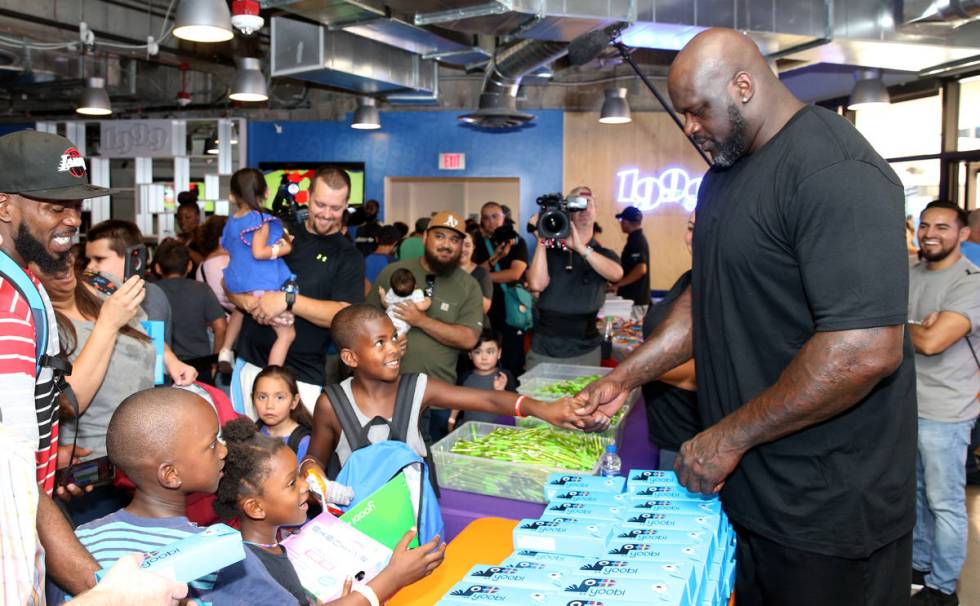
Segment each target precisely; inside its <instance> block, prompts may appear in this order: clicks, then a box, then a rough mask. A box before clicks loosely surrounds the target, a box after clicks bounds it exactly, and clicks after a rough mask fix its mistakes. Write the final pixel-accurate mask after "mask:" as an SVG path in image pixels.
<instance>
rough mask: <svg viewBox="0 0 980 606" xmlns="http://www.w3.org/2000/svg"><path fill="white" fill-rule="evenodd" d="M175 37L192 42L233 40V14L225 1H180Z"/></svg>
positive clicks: (175, 22)
mask: <svg viewBox="0 0 980 606" xmlns="http://www.w3.org/2000/svg"><path fill="white" fill-rule="evenodd" d="M173 34H174V36H177V37H178V38H181V39H183V40H190V41H192V42H224V41H226V40H231V38H232V36H233V35H234V34H233V33H232V31H231V12H230V11H229V10H228V3H227V2H226V1H225V0H180V4H179V5H178V6H177V15H176V16H175V17H174V31H173Z"/></svg>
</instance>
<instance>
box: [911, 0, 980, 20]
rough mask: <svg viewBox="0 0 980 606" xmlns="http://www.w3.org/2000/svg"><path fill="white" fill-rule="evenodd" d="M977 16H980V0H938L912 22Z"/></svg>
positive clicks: (969, 18)
mask: <svg viewBox="0 0 980 606" xmlns="http://www.w3.org/2000/svg"><path fill="white" fill-rule="evenodd" d="M977 17H980V0H937V1H934V2H931V3H930V4H929V7H928V8H927V9H926V10H925V11H924V12H923V13H922V15H920V16H918V17H916V18H915V19H912V20H911V22H912V23H922V22H931V23H935V22H938V21H967V20H971V19H975V18H977Z"/></svg>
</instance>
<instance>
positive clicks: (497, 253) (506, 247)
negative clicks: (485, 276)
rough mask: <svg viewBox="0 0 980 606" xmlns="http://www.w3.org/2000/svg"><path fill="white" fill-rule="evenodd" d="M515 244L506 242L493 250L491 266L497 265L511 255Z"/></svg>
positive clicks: (509, 241)
mask: <svg viewBox="0 0 980 606" xmlns="http://www.w3.org/2000/svg"><path fill="white" fill-rule="evenodd" d="M513 244H514V242H513V241H511V240H507V241H506V242H501V243H500V244H498V245H497V247H496V248H494V249H493V256H492V257H490V265H491V266H493V265H496V264H497V263H499V262H500V260H501V259H503V258H504V257H506V256H507V255H509V254H510V248H511V246H513Z"/></svg>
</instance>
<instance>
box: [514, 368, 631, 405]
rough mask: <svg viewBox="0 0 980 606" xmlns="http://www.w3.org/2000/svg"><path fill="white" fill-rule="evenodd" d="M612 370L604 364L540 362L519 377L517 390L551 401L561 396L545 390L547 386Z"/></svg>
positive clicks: (603, 374)
mask: <svg viewBox="0 0 980 606" xmlns="http://www.w3.org/2000/svg"><path fill="white" fill-rule="evenodd" d="M611 371H612V369H611V368H603V367H602V366H575V365H572V364H554V363H551V362H546V363H544V364H538V365H537V366H535V367H534V368H532V369H531V370H529V371H527V372H526V373H524V374H522V375H521V376H520V377H518V378H517V380H518V382H519V383H520V387H518V388H517V392H518V393H520V394H524V395H527V396H530V397H532V398H535V399H538V400H545V401H547V402H550V401H552V400H557V399H558V398H559V397H560V396H558V395H555V394H550V393H547V392H545V391H544V389H545V388H547V387H550V386H551V385H553V384H554V383H557V382H558V381H568V380H572V379H578V378H580V377H587V376H589V375H599V376H605V375H607V374H609V373H610V372H611Z"/></svg>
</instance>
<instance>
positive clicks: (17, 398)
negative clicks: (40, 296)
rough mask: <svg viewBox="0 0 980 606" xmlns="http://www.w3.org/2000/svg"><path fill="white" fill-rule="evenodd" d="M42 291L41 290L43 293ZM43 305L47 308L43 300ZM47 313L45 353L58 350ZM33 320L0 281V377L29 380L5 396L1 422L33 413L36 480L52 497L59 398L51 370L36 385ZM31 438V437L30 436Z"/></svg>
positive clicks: (17, 295)
mask: <svg viewBox="0 0 980 606" xmlns="http://www.w3.org/2000/svg"><path fill="white" fill-rule="evenodd" d="M27 275H28V276H29V277H30V279H31V281H32V282H33V283H34V285H35V286H36V287H37V288H38V290H42V287H41V286H40V284H39V283H38V281H37V279H36V278H35V277H34V276H33V275H31V274H30V272H28V274H27ZM42 292H43V290H42ZM44 299H45V303H46V305H50V303H49V302H48V301H47V297H44ZM46 311H47V312H48V320H49V324H50V325H49V327H48V328H49V330H48V335H49V337H48V339H49V342H48V343H45V344H43V345H41V346H42V347H46V348H47V349H48V351H47V353H48V354H49V355H52V354H54V353H57V352H56V351H51V350H53V349H57V341H54V342H52V339H53V338H54V336H55V335H57V328H56V326H55V325H54V323H53V312H52V311H51V310H50V309H46ZM36 346H37V344H36V343H35V330H34V317H33V315H32V314H31V309H30V305H29V304H28V303H27V301H26V300H25V299H24V298H23V297H22V296H21V295H20V293H19V292H18V291H17V289H16V288H15V287H14V286H13V285H12V284H11V283H10V282H8V281H7V280H5V279H0V375H7V377H9V378H11V379H14V381H13V383H15V384H18V385H20V384H21V381H18V380H16V379H17V376H20V377H23V378H24V379H29V382H27V381H24V382H23V385H24V387H25V389H23V390H21V389H15V390H12V391H13V393H7V394H4V401H3V403H2V412H3V418H4V423H5V424H8V423H16V421H17V420H20V419H24V418H26V417H27V416H28V415H29V412H28V411H30V410H33V412H34V415H35V416H34V419H36V423H37V425H36V428H35V430H36V439H37V441H36V449H35V458H36V460H37V481H38V485H39V486H40V488H41V489H42V490H44V491H45V492H47V493H48V494H51V493H52V491H53V489H54V475H55V470H56V467H57V464H58V397H57V392H56V390H55V389H54V385H53V383H52V381H51V371H50V370H43V371H42V380H41V382H38V377H37V361H36V351H35V347H36ZM31 384H33V389H31V388H30V387H31ZM32 437H34V436H32Z"/></svg>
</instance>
